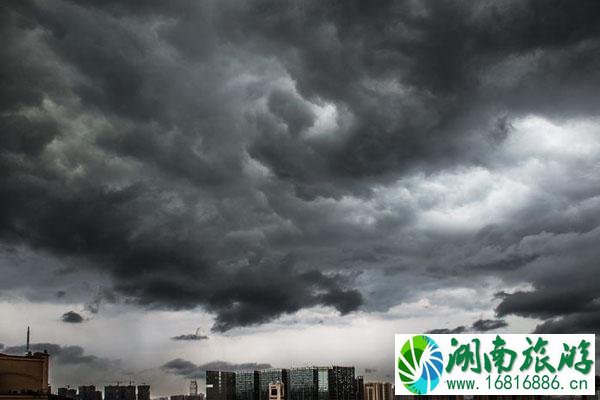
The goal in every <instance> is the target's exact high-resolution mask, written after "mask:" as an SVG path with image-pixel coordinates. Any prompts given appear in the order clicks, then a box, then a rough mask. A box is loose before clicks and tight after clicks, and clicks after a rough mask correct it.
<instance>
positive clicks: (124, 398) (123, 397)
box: [104, 384, 136, 400]
mask: <svg viewBox="0 0 600 400" xmlns="http://www.w3.org/2000/svg"><path fill="white" fill-rule="evenodd" d="M104 400H136V399H135V386H133V385H131V384H130V385H127V386H121V385H109V386H104Z"/></svg>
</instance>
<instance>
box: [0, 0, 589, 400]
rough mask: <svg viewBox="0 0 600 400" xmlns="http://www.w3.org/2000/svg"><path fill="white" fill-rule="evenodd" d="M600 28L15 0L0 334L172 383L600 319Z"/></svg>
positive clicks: (219, 5) (89, 376)
mask: <svg viewBox="0 0 600 400" xmlns="http://www.w3.org/2000/svg"><path fill="white" fill-rule="evenodd" d="M599 27H600V2H599V1H597V0H578V1H577V2H573V1H568V0H481V1H468V0H171V1H161V0H105V1H92V0H4V1H2V3H1V5H0V31H1V33H2V38H3V45H2V46H0V61H1V62H0V316H1V317H2V323H0V353H3V354H24V353H25V348H24V346H25V336H24V335H25V329H26V327H27V326H30V327H31V328H32V336H31V343H32V349H34V351H40V352H42V351H43V350H44V349H46V350H47V351H48V352H49V353H50V354H51V355H52V358H51V363H52V369H51V372H50V377H49V379H50V381H51V383H52V385H53V386H56V387H58V386H63V385H66V384H68V383H71V384H75V385H79V384H89V383H91V382H96V383H97V384H98V385H100V384H101V385H104V384H106V383H110V382H116V381H118V380H120V381H124V382H127V381H135V382H152V385H153V390H154V391H155V392H156V393H159V394H160V393H173V392H174V391H175V389H176V388H180V387H182V386H183V387H185V385H186V382H188V381H189V380H190V379H203V376H204V375H203V374H204V372H203V371H205V370H207V369H208V370H221V371H227V370H235V369H240V368H242V367H244V368H246V367H247V368H250V369H254V368H256V369H262V368H267V367H279V368H282V367H289V366H293V365H311V364H312V365H357V366H359V368H360V371H355V372H356V373H360V374H361V375H363V376H365V379H373V380H387V381H391V380H392V375H393V374H394V372H393V371H394V334H396V333H399V334H402V333H414V334H421V333H426V332H437V333H443V332H448V333H452V332H453V333H459V332H463V333H466V332H471V333H499V334H505V333H534V332H535V333H540V334H541V333H544V334H546V333H556V334H566V333H598V332H600V301H599V300H598V299H600V285H598V282H600V246H598V243H600V95H598V92H599V90H598V88H599V87H600V56H598V55H599V54H600V28H599ZM597 337H600V336H597ZM597 344H598V343H597ZM597 348H598V349H600V346H597ZM597 368H598V367H597ZM596 372H598V370H597V371H596ZM341 378H342V377H340V379H341ZM263 390H266V389H265V388H263ZM336 400H347V399H342V398H340V399H336Z"/></svg>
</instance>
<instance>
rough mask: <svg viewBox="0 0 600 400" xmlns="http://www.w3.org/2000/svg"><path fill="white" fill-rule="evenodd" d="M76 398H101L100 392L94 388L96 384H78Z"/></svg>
mask: <svg viewBox="0 0 600 400" xmlns="http://www.w3.org/2000/svg"><path fill="white" fill-rule="evenodd" d="M77 399H78V400H102V392H100V391H99V390H96V386H94V385H89V386H79V395H78V396H77Z"/></svg>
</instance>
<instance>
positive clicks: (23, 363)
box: [0, 352, 50, 394]
mask: <svg viewBox="0 0 600 400" xmlns="http://www.w3.org/2000/svg"><path fill="white" fill-rule="evenodd" d="M49 357H50V356H49V355H48V353H46V352H44V353H34V354H31V352H28V353H27V354H26V355H25V356H12V355H6V354H0V376H2V378H0V393H15V392H16V393H22V392H30V393H36V394H47V393H49V392H48V359H49Z"/></svg>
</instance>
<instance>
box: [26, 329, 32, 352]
mask: <svg viewBox="0 0 600 400" xmlns="http://www.w3.org/2000/svg"><path fill="white" fill-rule="evenodd" d="M29 338H30V334H29V327H27V354H31V352H30V351H29Z"/></svg>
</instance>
